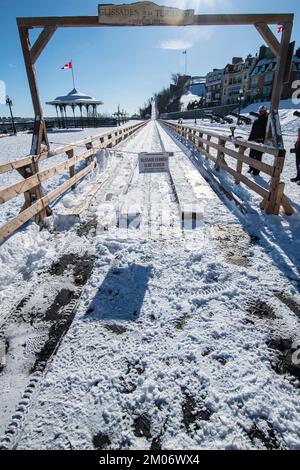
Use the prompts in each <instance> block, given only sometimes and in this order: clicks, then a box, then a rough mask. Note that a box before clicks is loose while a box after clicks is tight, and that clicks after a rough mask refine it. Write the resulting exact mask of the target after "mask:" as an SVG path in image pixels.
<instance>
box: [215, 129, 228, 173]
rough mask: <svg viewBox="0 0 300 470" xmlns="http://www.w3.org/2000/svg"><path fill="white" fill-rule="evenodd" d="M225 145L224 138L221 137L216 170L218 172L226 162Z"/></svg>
mask: <svg viewBox="0 0 300 470" xmlns="http://www.w3.org/2000/svg"><path fill="white" fill-rule="evenodd" d="M225 143H226V141H225V140H224V139H222V137H219V140H218V153H217V161H216V163H215V170H217V171H219V170H220V168H221V165H222V163H223V162H224V161H225V160H224V151H225Z"/></svg>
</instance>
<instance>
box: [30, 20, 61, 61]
mask: <svg viewBox="0 0 300 470" xmlns="http://www.w3.org/2000/svg"><path fill="white" fill-rule="evenodd" d="M56 29H57V27H56V26H47V27H45V28H44V29H43V31H42V32H41V34H40V35H39V37H38V38H37V40H36V41H35V43H34V45H33V46H32V48H31V62H32V63H33V64H35V63H36V61H37V60H38V58H39V57H40V55H41V53H42V52H43V50H44V49H45V47H46V46H47V44H48V42H49V41H50V39H51V38H52V36H53V34H54V33H55V31H56Z"/></svg>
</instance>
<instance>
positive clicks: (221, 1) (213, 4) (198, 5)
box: [164, 0, 231, 13]
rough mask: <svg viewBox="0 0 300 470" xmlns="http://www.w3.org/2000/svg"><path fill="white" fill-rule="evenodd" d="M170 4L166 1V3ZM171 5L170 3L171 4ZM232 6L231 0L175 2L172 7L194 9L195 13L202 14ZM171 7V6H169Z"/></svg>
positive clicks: (184, 0)
mask: <svg viewBox="0 0 300 470" xmlns="http://www.w3.org/2000/svg"><path fill="white" fill-rule="evenodd" d="M164 3H165V4H168V1H167V0H166V1H165V2H164ZM169 3H170V2H169ZM230 5H231V0H173V1H172V7H177V8H182V9H188V8H191V9H194V10H195V13H201V9H202V8H203V9H208V10H215V9H216V8H222V7H223V8H228V7H229V6H230ZM169 6H171V5H169Z"/></svg>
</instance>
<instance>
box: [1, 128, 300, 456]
mask: <svg viewBox="0 0 300 470" xmlns="http://www.w3.org/2000/svg"><path fill="white" fill-rule="evenodd" d="M223 127H224V126H223ZM246 130H247V129H244V131H245V132H246ZM227 131H228V130H227V129H226V132H227ZM73 137H74V136H73ZM288 142H290V144H291V143H292V138H291V139H290V140H289V141H288ZM0 145H1V144H0ZM161 149H164V150H167V151H173V152H175V153H174V157H171V162H170V175H171V176H169V175H168V174H152V175H140V174H139V173H138V168H137V155H136V154H135V153H134V152H139V151H160V150H161ZM126 152H128V153H126ZM131 152H133V153H131ZM22 153H24V152H22ZM188 155H189V151H188V150H187V149H186V148H185V147H184V146H183V145H182V144H181V143H179V142H178V141H175V140H174V139H173V138H172V136H171V135H170V133H169V132H167V131H165V130H164V129H163V128H162V127H161V125H159V124H157V123H156V122H149V123H148V124H147V126H146V127H145V128H143V129H142V130H141V131H140V132H139V133H138V134H137V135H135V136H133V137H132V138H131V139H129V140H128V141H126V142H123V143H120V144H119V149H118V150H117V151H116V152H109V154H107V155H106V157H105V158H103V154H102V155H101V156H99V158H101V159H102V160H101V161H102V163H103V168H105V171H106V172H107V173H108V174H110V178H109V180H108V181H107V183H106V184H105V185H104V186H103V187H102V188H101V190H100V191H99V193H98V194H97V196H96V198H95V199H94V201H93V203H92V205H91V207H90V209H89V210H88V211H87V212H86V213H85V214H84V215H83V217H82V220H81V221H80V224H77V225H75V226H73V227H70V228H69V230H58V229H57V221H58V220H59V217H58V216H57V215H56V219H57V220H52V221H50V222H49V230H44V231H42V232H39V231H38V229H37V227H36V226H35V224H29V225H28V226H27V227H26V228H25V229H23V230H22V231H19V232H18V233H17V234H15V235H14V236H13V237H11V238H10V239H9V240H8V241H7V242H6V243H4V244H3V245H2V246H1V247H0V263H1V271H0V273H1V274H0V284H1V289H2V290H1V318H2V321H3V320H4V319H5V318H6V320H5V322H6V324H8V325H10V326H9V327H8V328H6V329H5V333H6V339H8V342H9V348H8V352H7V365H6V367H4V368H3V370H2V372H1V369H0V385H1V386H0V397H1V399H0V414H1V417H2V419H1V424H0V434H1V433H4V432H5V430H6V429H7V426H8V423H9V422H10V421H11V419H12V414H13V410H14V409H15V407H16V406H17V404H18V403H19V401H20V398H21V396H22V392H23V389H22V387H23V388H24V386H25V385H26V380H27V381H29V379H30V367H29V363H30V361H31V360H32V355H33V353H32V351H29V352H28V351H27V356H26V357H25V359H23V358H21V356H22V354H21V353H22V348H23V347H24V344H25V348H26V344H27V343H28V340H29V339H31V340H32V338H36V337H39V338H41V337H43V334H44V335H45V334H46V335H47V325H46V321H44V319H43V320H41V319H39V316H38V313H40V312H41V311H42V310H43V308H44V307H45V304H46V307H47V302H50V300H49V299H50V297H51V295H52V297H55V294H56V293H57V292H58V290H59V286H62V285H64V286H65V288H67V286H69V288H70V289H72V288H73V283H74V279H73V277H72V274H70V273H69V272H68V270H66V273H65V272H62V273H58V274H57V277H56V278H55V279H53V278H51V277H50V276H49V274H47V273H48V272H49V269H50V270H51V266H52V267H53V263H55V262H57V261H59V260H61V259H62V256H63V255H70V256H71V257H73V258H77V259H81V258H82V259H85V258H86V259H94V267H93V271H92V274H91V277H90V279H89V280H88V282H87V283H86V285H85V288H84V291H83V295H82V297H81V299H80V301H79V304H78V308H77V311H76V315H75V318H74V320H73V323H72V325H71V326H70V329H69V330H68V332H67V334H66V336H65V337H64V339H63V341H62V344H61V345H60V347H59V349H58V351H57V353H56V355H55V357H54V358H53V360H52V362H49V366H48V367H47V369H46V370H45V373H44V374H43V377H42V379H41V380H40V381H39V387H38V388H37V390H36V391H35V394H34V395H33V398H32V399H31V401H27V402H26V403H25V402H24V405H22V406H24V407H25V408H26V410H27V415H26V416H25V418H24V416H23V417H22V419H24V421H23V424H22V425H21V426H20V429H19V432H18V435H17V440H16V446H17V448H18V449H93V448H97V449H101V448H102V449H104V448H105V449H149V448H152V449H155V448H156V449H158V448H162V449H208V448H213V449H253V448H269V449H270V448H274V449H276V448H277V449H278V448H283V449H300V419H299V416H300V415H299V411H300V394H299V389H300V388H299V376H300V374H299V368H298V367H297V364H298V362H299V361H298V362H297V360H298V356H297V340H300V334H299V319H300V293H299V287H300V286H299V272H298V271H299V266H300V251H299V228H300V227H299V224H300V219H299V213H298V208H299V204H300V197H299V193H297V191H300V188H299V187H298V186H293V187H292V185H291V184H288V185H287V186H288V188H287V192H288V191H290V195H292V196H293V198H294V199H293V202H294V206H295V207H296V213H295V214H294V215H293V216H292V217H291V218H288V217H285V216H282V215H281V216H280V217H266V216H265V215H264V214H262V213H260V211H259V210H258V202H259V201H258V200H257V198H256V197H255V196H253V195H251V193H249V192H248V191H246V190H245V189H244V188H242V187H241V188H238V189H235V190H236V191H238V192H239V196H240V197H241V198H243V199H244V200H245V201H246V202H247V205H248V207H251V208H252V210H251V211H249V212H248V214H247V215H246V216H243V215H241V214H240V213H239V212H238V211H237V209H236V207H235V206H234V205H231V203H229V202H227V201H226V200H225V199H220V198H219V197H218V196H217V195H216V194H215V193H214V192H213V191H212V189H211V188H210V186H209V185H208V183H207V182H206V181H205V179H203V177H202V176H201V174H200V173H199V171H198V170H197V169H196V168H195V166H194V165H193V164H192V162H191V161H190V160H189V157H188ZM197 157H198V158H199V159H200V161H201V164H202V165H203V166H205V165H209V163H207V162H205V161H204V159H203V158H202V157H201V156H199V155H198V156H197ZM292 159H293V157H292V158H291V159H290V160H287V167H286V169H285V171H286V173H285V178H286V180H288V177H289V176H290V175H292V173H293V170H292ZM99 177H101V174H100V175H99V174H95V175H92V176H91V177H90V179H88V180H86V181H85V182H84V183H82V184H81V185H79V186H78V189H77V190H76V191H78V193H77V192H75V193H73V194H72V193H70V194H69V195H67V196H66V197H65V198H62V200H61V201H59V203H58V205H57V206H56V207H55V213H56V214H58V213H61V214H66V213H67V212H68V210H69V209H70V208H71V207H72V206H73V205H74V204H76V203H78V199H80V198H81V197H82V195H83V194H85V192H86V191H87V188H88V186H89V185H90V184H91V183H93V182H95V181H97V178H99ZM220 177H221V178H223V180H224V181H225V183H226V184H227V185H228V187H230V188H233V186H234V185H232V183H231V180H230V178H229V177H227V176H226V175H224V174H221V176H220ZM172 181H173V183H174V186H172ZM187 194H188V199H189V201H190V202H192V203H194V204H195V205H196V206H197V207H198V206H200V207H201V208H202V216H201V218H200V220H199V221H198V224H197V228H196V229H194V230H192V229H188V230H184V229H183V228H182V225H181V221H180V218H179V207H178V199H179V200H181V198H187ZM298 199H299V200H298ZM118 214H123V215H124V214H125V215H126V214H127V215H128V219H130V221H131V217H132V216H136V218H135V222H136V223H135V228H132V227H131V228H129V229H127V228H122V226H121V227H118V224H117V222H118ZM83 227H91V230H83V229H82V228H83ZM52 270H53V269H52ZM32 288H34V289H35V290H36V292H41V294H40V296H39V297H40V299H41V300H40V301H37V303H36V304H35V303H34V302H33V301H32V304H30V302H29V304H28V305H27V306H26V308H27V310H26V308H23V307H22V306H21V307H20V309H21V310H20V311H21V313H22V316H21V318H20V319H18V318H12V320H10V318H11V313H10V312H11V310H14V306H16V305H17V304H18V303H19V302H21V301H22V299H23V298H24V297H26V295H27V294H28V291H30V290H31V289H32ZM52 291H53V292H52ZM35 295H36V294H35ZM39 297H37V296H36V297H34V298H39ZM42 299H44V300H42ZM43 302H44V304H43ZM48 307H49V305H48ZM22 308H23V309H22ZM31 309H33V310H34V309H36V311H37V315H36V318H37V320H36V322H32V321H31V323H30V326H29V325H28V321H27V322H26V315H29V314H30V310H31ZM10 322H11V323H10ZM0 325H1V321H0ZM41 331H42V333H41ZM24 338H25V339H24ZM31 343H32V341H31ZM292 343H293V344H294V346H293V347H291V344H292ZM27 346H28V344H27ZM27 349H28V348H27ZM66 397H67V400H66ZM20 413H21V412H20ZM21 414H22V413H21ZM15 419H18V416H17V417H15ZM20 419H21V418H20Z"/></svg>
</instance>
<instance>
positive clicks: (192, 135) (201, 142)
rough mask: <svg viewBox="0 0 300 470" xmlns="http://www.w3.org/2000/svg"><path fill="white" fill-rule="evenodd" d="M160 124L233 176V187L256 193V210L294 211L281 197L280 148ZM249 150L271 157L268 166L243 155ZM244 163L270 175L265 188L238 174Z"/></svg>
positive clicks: (193, 129) (290, 212) (175, 125)
mask: <svg viewBox="0 0 300 470" xmlns="http://www.w3.org/2000/svg"><path fill="white" fill-rule="evenodd" d="M161 123H162V124H163V125H165V126H167V127H168V128H169V129H170V130H172V131H174V132H175V133H176V134H178V135H179V136H180V137H182V138H183V139H185V140H186V141H188V142H189V143H190V144H192V145H193V146H194V147H195V149H196V150H197V151H199V152H200V153H202V154H204V155H205V158H206V159H209V160H212V161H213V162H214V164H215V169H216V170H220V169H222V170H225V171H226V172H227V173H229V174H230V175H232V176H233V177H234V181H235V183H236V184H240V183H243V184H245V185H246V186H247V187H248V188H250V189H251V190H252V191H254V192H255V193H257V194H259V195H260V196H261V197H262V198H263V200H262V203H261V206H260V207H261V209H264V210H265V211H266V213H267V214H275V215H278V214H279V211H280V207H281V206H282V207H283V210H284V212H285V214H287V215H292V214H293V212H294V210H293V208H292V206H291V204H290V202H289V200H288V198H287V197H286V196H285V194H284V186H285V185H284V183H283V182H282V181H281V180H280V178H281V174H282V171H283V166H284V161H285V154H286V151H285V150H284V149H277V148H275V147H269V146H267V145H263V144H257V143H255V142H249V141H247V140H243V139H234V141H232V138H231V137H227V136H224V135H221V134H218V133H217V132H211V131H209V130H206V129H205V128H195V127H191V126H185V125H181V124H175V123H170V122H167V121H162V122H161ZM211 149H214V150H215V151H216V152H215V155H212V152H211ZM250 149H254V150H258V151H260V152H263V153H264V154H267V155H270V156H271V157H272V164H269V163H263V162H260V161H258V160H255V159H253V158H250V157H249V155H247V153H248V150H250ZM226 155H228V156H229V157H232V158H233V159H234V160H235V161H236V163H235V165H233V164H232V161H231V162H228V161H226V160H225V156H226ZM244 164H246V165H249V166H251V167H253V168H255V169H257V170H259V171H260V172H262V173H265V174H266V175H268V176H270V181H269V183H268V187H267V188H266V187H263V186H261V185H260V184H259V183H258V182H255V181H253V179H250V178H248V177H247V176H246V175H244V174H243V173H242V171H243V165H244ZM233 166H234V167H233Z"/></svg>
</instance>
